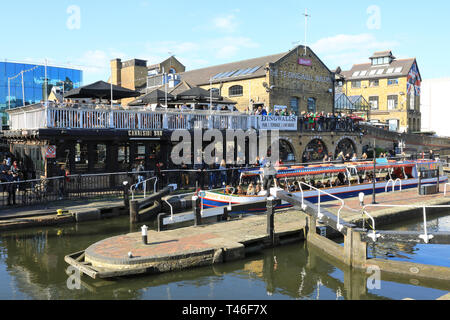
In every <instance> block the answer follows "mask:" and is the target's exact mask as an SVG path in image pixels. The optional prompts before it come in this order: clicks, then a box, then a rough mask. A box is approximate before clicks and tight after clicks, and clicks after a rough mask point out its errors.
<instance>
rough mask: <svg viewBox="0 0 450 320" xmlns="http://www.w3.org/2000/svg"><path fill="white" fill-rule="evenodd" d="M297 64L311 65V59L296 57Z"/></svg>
mask: <svg viewBox="0 0 450 320" xmlns="http://www.w3.org/2000/svg"><path fill="white" fill-rule="evenodd" d="M298 64H300V65H302V66H308V67H311V66H312V61H311V59H303V58H299V59H298Z"/></svg>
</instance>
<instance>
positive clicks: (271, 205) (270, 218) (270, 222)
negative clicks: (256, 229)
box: [267, 197, 281, 246]
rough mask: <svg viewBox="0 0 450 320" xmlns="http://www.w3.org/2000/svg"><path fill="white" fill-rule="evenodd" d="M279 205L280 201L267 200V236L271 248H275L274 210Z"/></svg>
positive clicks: (270, 198) (271, 198)
mask: <svg viewBox="0 0 450 320" xmlns="http://www.w3.org/2000/svg"><path fill="white" fill-rule="evenodd" d="M279 204H281V200H275V199H274V198H273V197H269V198H268V199H267V234H268V236H269V241H270V245H272V246H275V208H276V207H277V206H278V205H279Z"/></svg>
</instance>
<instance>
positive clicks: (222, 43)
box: [208, 37, 259, 59]
mask: <svg viewBox="0 0 450 320" xmlns="http://www.w3.org/2000/svg"><path fill="white" fill-rule="evenodd" d="M208 46H209V47H210V48H212V49H213V50H214V56H215V57H216V58H218V59H232V58H233V57H234V56H236V55H237V54H238V52H239V51H240V50H241V49H251V48H257V47H259V44H257V43H256V42H254V41H253V40H252V39H250V38H246V37H225V38H219V39H215V40H212V41H209V43H208Z"/></svg>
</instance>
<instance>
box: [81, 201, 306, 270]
mask: <svg viewBox="0 0 450 320" xmlns="http://www.w3.org/2000/svg"><path fill="white" fill-rule="evenodd" d="M305 217H306V216H305V214H304V213H302V212H300V211H293V210H289V211H285V212H280V213H277V214H276V215H275V234H276V237H278V238H279V237H283V236H286V235H294V234H296V235H297V237H299V235H300V233H301V232H302V231H303V230H304V228H305V225H306V223H305ZM266 241H268V234H267V217H266V215H255V216H247V217H244V218H242V219H239V220H232V221H227V222H222V223H215V224H208V225H202V226H198V227H187V228H183V229H176V230H170V231H164V232H156V231H149V233H148V242H149V244H148V245H144V244H143V241H142V236H141V233H132V234H127V235H121V236H117V237H113V238H109V239H105V240H103V241H100V242H97V243H95V244H93V245H92V246H90V247H89V248H87V249H86V251H85V253H86V260H87V261H89V262H91V263H92V264H93V266H94V267H100V268H105V267H106V268H108V267H109V268H110V269H115V268H116V269H117V270H120V269H123V268H135V269H138V268H143V267H146V268H148V267H149V265H148V264H151V267H152V268H154V269H155V270H158V271H156V272H161V271H162V270H163V271H168V270H169V269H170V270H175V269H180V268H184V267H192V266H195V265H198V264H203V263H206V264H210V263H211V264H212V263H213V262H212V259H213V257H214V254H215V252H217V250H219V251H221V250H223V251H224V252H232V251H235V252H239V254H238V255H242V254H244V251H245V245H248V244H249V243H257V244H258V245H263V244H264V242H266ZM129 252H131V253H132V255H133V257H132V258H129V257H128V253H129ZM221 252H222V251H221ZM198 257H201V258H200V259H194V258H198ZM189 258H193V260H190V261H189V262H186V264H185V265H183V262H182V260H183V259H189ZM200 260H201V261H200ZM181 265H183V267H181Z"/></svg>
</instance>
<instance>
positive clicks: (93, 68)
mask: <svg viewBox="0 0 450 320" xmlns="http://www.w3.org/2000/svg"><path fill="white" fill-rule="evenodd" d="M116 58H119V59H126V58H127V57H126V55H125V54H124V53H121V52H118V51H116V50H112V49H111V50H108V51H104V50H88V51H86V52H85V53H83V54H82V55H81V56H80V57H78V58H72V59H71V60H70V61H69V62H68V64H69V65H72V66H73V67H76V68H79V69H81V70H82V71H83V78H84V79H83V80H84V81H83V82H84V84H89V83H91V82H94V81H97V80H104V81H106V80H108V78H109V77H110V75H111V67H110V62H111V60H112V59H116Z"/></svg>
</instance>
